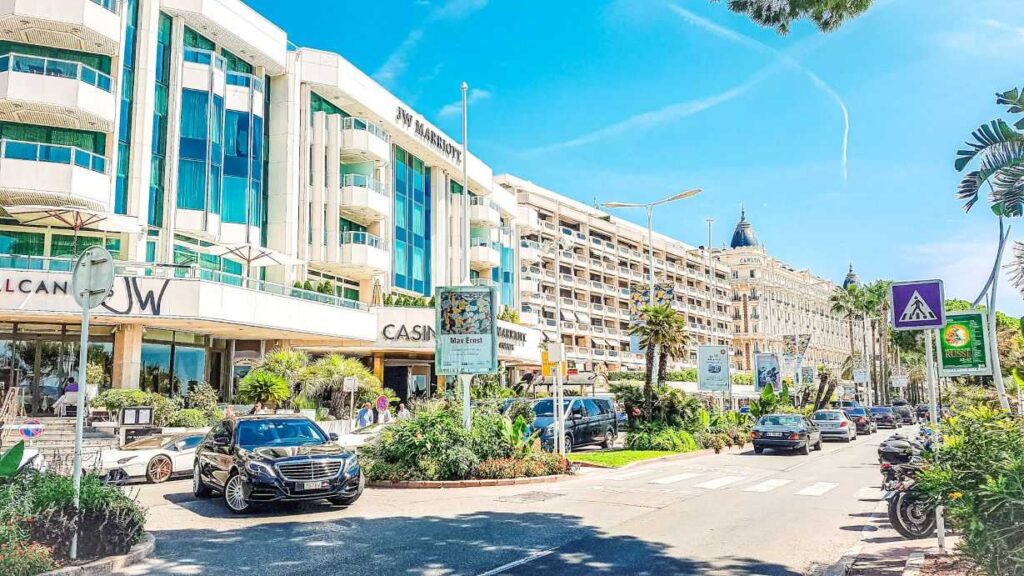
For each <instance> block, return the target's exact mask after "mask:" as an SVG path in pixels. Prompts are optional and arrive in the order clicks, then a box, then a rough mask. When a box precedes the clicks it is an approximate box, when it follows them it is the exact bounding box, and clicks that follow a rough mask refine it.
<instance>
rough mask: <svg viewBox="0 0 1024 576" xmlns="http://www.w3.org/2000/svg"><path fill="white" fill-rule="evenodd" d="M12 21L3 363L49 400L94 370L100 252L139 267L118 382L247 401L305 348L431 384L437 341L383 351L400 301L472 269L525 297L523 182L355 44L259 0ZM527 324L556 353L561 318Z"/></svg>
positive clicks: (76, 2)
mask: <svg viewBox="0 0 1024 576" xmlns="http://www.w3.org/2000/svg"><path fill="white" fill-rule="evenodd" d="M0 21H2V23H3V26H0V275H2V277H3V278H2V279H0V284H2V289H0V380H2V381H3V382H4V383H5V384H8V385H17V386H19V387H22V388H24V389H25V390H27V391H28V395H29V396H30V397H31V401H30V404H31V407H32V409H33V410H35V411H41V410H42V409H44V408H45V406H46V404H47V401H48V399H50V397H52V396H53V394H54V392H55V389H56V388H57V386H59V384H60V383H62V382H63V381H64V379H65V378H66V377H67V376H68V375H71V374H73V373H74V372H75V371H76V370H77V357H78V352H77V348H78V344H77V342H78V331H79V330H80V325H79V322H78V314H77V308H76V306H75V305H74V302H73V299H72V297H71V295H70V294H69V292H68V284H69V280H70V270H71V266H72V261H73V258H74V257H75V256H76V255H77V254H78V253H80V252H81V251H82V249H84V248H85V247H87V246H91V245H97V244H98V245H103V246H105V247H106V248H107V249H108V250H110V252H111V253H112V254H113V255H114V257H115V259H117V260H118V272H117V274H118V277H117V279H116V282H115V288H114V293H113V295H112V297H111V298H110V299H109V300H108V301H107V302H106V303H105V304H104V305H103V306H102V307H101V308H99V309H97V310H96V311H95V318H94V320H93V327H92V328H91V329H90V342H91V343H90V351H89V358H90V360H89V362H90V364H91V365H95V367H97V368H101V369H102V372H103V374H104V377H103V378H104V382H103V383H101V384H102V385H104V386H118V387H126V388H143V389H147V390H155V391H160V392H164V393H169V394H185V393H187V391H188V386H189V384H190V383H193V382H199V381H205V382H209V383H211V384H212V385H213V386H214V387H215V388H217V389H219V390H220V391H221V394H222V396H223V397H224V398H229V397H230V396H231V394H232V390H233V383H234V381H235V380H236V379H237V376H238V375H239V374H240V373H243V372H244V371H245V370H246V367H247V366H248V365H251V364H252V362H254V361H256V360H258V358H259V357H260V356H261V355H262V354H264V353H265V352H266V351H268V350H270V349H273V348H288V347H297V348H308V349H310V350H322V351H334V350H338V351H351V352H353V353H357V354H359V355H360V356H363V357H364V358H365V359H366V361H367V363H368V364H370V365H372V367H373V369H374V370H375V371H376V372H377V373H378V375H379V376H381V377H382V378H385V375H386V372H388V370H387V369H388V368H389V367H392V366H391V363H392V362H394V363H395V366H393V368H395V370H392V371H391V372H392V374H391V376H390V378H392V379H394V380H396V381H400V380H409V378H408V376H409V374H410V373H412V372H417V373H418V374H420V375H423V374H426V375H427V377H428V378H430V377H431V376H432V373H431V370H430V360H431V357H430V356H429V355H427V354H426V353H425V348H424V345H423V344H424V342H425V341H424V340H420V341H417V342H415V343H412V342H411V341H404V342H403V340H402V339H401V338H399V339H397V340H394V341H392V342H391V345H390V346H388V347H382V346H375V343H378V342H379V341H380V340H381V339H382V338H384V336H383V332H384V331H385V328H387V327H388V326H391V325H392V324H391V320H392V318H391V316H393V313H394V311H390V310H387V308H386V307H384V306H379V304H381V303H382V302H384V301H385V300H387V301H394V300H395V299H397V297H398V296H402V297H404V298H405V300H404V301H407V302H408V301H413V300H412V299H413V298H415V297H422V298H423V301H424V302H425V301H426V300H427V299H429V298H430V297H431V296H432V294H433V293H434V290H435V288H436V287H437V286H441V285H450V284H462V283H464V282H466V281H467V280H468V281H470V282H472V283H475V284H483V285H494V286H495V287H496V289H497V292H498V294H499V297H500V298H501V303H502V305H503V306H505V307H509V308H512V309H515V308H518V306H519V300H518V291H517V287H516V275H517V271H518V262H517V261H516V260H515V258H516V249H515V245H516V239H517V238H518V230H517V228H516V215H517V211H518V207H517V204H516V200H515V196H514V194H513V193H512V192H510V191H508V190H506V189H505V188H503V187H501V186H496V185H495V183H494V178H493V175H492V171H491V169H490V167H488V166H487V165H486V164H484V163H483V162H482V161H481V160H479V159H478V158H476V157H474V156H472V155H469V156H468V157H467V158H465V159H464V158H463V149H462V147H461V144H460V143H459V142H458V141H457V140H455V139H453V138H451V137H450V136H448V135H446V134H444V133H443V132H442V131H441V130H440V129H438V128H437V127H435V126H433V125H432V124H431V123H430V122H429V121H427V120H426V119H425V118H424V117H423V116H421V115H420V114H419V113H417V112H416V111H415V110H413V109H412V108H411V107H410V106H408V105H407V104H405V103H403V102H401V101H400V100H398V99H397V98H396V97H395V96H393V95H392V94H390V93H389V92H387V90H385V89H384V88H383V87H381V86H380V85H379V84H377V83H376V82H375V81H373V80H372V79H371V78H370V77H368V76H367V75H366V74H364V73H363V72H362V71H360V70H358V69H356V68H355V67H354V66H353V65H352V64H350V63H349V62H348V61H346V60H345V59H344V58H343V57H342V56H340V55H338V54H333V53H329V52H323V51H320V50H316V49H312V48H298V49H296V48H294V47H291V48H290V47H289V43H288V37H287V34H286V32H285V31H284V30H281V29H280V28H278V27H277V26H275V25H274V24H272V23H271V22H269V21H268V20H266V19H265V18H264V17H262V16H261V15H260V14H258V13H256V12H255V11H254V10H252V9H251V8H249V7H248V6H247V5H245V4H244V3H243V2H241V1H239V0H10V1H5V2H2V3H0ZM464 160H465V163H466V171H467V173H468V182H466V181H464V180H463V177H462V173H463V172H462V171H463V161H464ZM422 310H423V311H422V312H418V315H416V314H414V316H416V319H415V320H416V321H417V322H420V323H424V322H425V320H424V318H425V312H426V311H427V309H426V308H424V309H422ZM419 316H424V318H420V317H419ZM505 328H506V331H507V332H508V333H507V334H506V340H508V342H506V345H505V346H503V347H502V350H503V354H504V358H503V359H504V360H506V361H507V362H510V363H512V364H516V363H524V364H536V363H537V362H538V361H539V345H538V344H537V343H536V342H533V340H535V339H536V338H537V337H539V332H533V331H530V330H527V329H524V328H516V327H514V326H505ZM388 330H389V332H388V333H389V334H397V333H398V331H397V330H395V329H393V328H390V329H388ZM403 333H406V334H407V333H408V331H407V330H406V331H403ZM528 342H530V343H531V344H530V345H529V346H527V343H528ZM414 366H415V368H414ZM385 380H387V378H385ZM385 383H386V384H388V383H389V382H387V381H386V382H385ZM399 384H401V382H399ZM395 387H396V388H398V389H399V390H400V392H401V386H399V385H396V386H395Z"/></svg>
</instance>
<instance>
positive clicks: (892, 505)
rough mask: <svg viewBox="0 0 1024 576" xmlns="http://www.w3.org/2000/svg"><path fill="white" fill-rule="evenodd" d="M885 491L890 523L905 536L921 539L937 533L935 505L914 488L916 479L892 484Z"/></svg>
mask: <svg viewBox="0 0 1024 576" xmlns="http://www.w3.org/2000/svg"><path fill="white" fill-rule="evenodd" d="M891 488H892V489H891V490H889V491H887V492H886V493H885V496H884V498H885V500H886V502H888V503H889V523H890V524H891V525H892V527H893V528H895V529H896V531H897V532H899V533H900V535H901V536H903V537H904V538H909V539H911V540H919V539H921V538H928V537H929V536H931V535H932V534H934V533H935V506H934V505H933V504H932V503H931V502H929V501H928V499H927V498H926V497H925V496H924V495H923V494H921V493H920V491H917V490H915V489H914V479H913V478H907V479H905V480H904V481H902V482H899V483H897V484H895V485H894V486H891Z"/></svg>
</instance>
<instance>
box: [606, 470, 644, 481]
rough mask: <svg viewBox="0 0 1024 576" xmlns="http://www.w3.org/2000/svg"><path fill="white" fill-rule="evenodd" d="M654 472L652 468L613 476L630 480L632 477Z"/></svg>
mask: <svg viewBox="0 0 1024 576" xmlns="http://www.w3.org/2000/svg"><path fill="white" fill-rule="evenodd" d="M649 472H652V470H634V471H632V472H626V473H625V474H619V475H618V476H612V480H628V479H630V478H636V477H637V476H643V475H644V474H647V473H649Z"/></svg>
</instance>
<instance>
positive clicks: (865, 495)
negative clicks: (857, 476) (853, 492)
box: [857, 486, 882, 500]
mask: <svg viewBox="0 0 1024 576" xmlns="http://www.w3.org/2000/svg"><path fill="white" fill-rule="evenodd" d="M857 499H858V500H881V499H882V490H881V489H879V488H875V487H874V486H866V487H864V488H861V489H860V490H858V491H857Z"/></svg>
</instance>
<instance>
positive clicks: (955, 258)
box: [893, 227, 1024, 316]
mask: <svg viewBox="0 0 1024 576" xmlns="http://www.w3.org/2000/svg"><path fill="white" fill-rule="evenodd" d="M990 236H991V238H990V239H988V241H985V240H979V239H977V237H972V236H967V235H964V236H962V237H954V238H951V239H949V240H944V241H942V242H933V243H928V244H919V245H916V246H909V247H907V248H906V249H905V250H904V257H905V259H906V261H907V264H908V266H907V277H905V278H903V277H901V278H893V280H913V279H915V278H939V279H941V280H942V281H943V285H944V288H945V293H946V298H947V299H953V298H959V299H962V300H968V301H972V302H973V301H974V299H975V298H977V297H978V294H979V293H980V292H981V289H982V288H984V287H985V281H986V280H988V277H989V275H990V274H991V273H992V265H993V264H994V263H995V257H996V236H997V230H996V229H995V228H994V227H993V230H992V231H991V235H990ZM1012 246H1013V244H1012V240H1011V242H1010V243H1008V245H1007V247H1006V249H1005V250H1004V251H1003V260H1002V265H1001V266H1000V273H999V285H998V287H997V292H996V300H997V308H998V309H999V310H1000V311H1001V312H1006V313H1007V314H1010V315H1011V316H1020V315H1021V314H1024V297H1022V296H1021V293H1020V292H1019V291H1018V290H1017V289H1016V288H1015V287H1014V286H1013V285H1012V284H1010V275H1009V272H1008V271H1007V270H1006V265H1007V264H1009V263H1010V262H1012V261H1013V250H1012Z"/></svg>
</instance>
